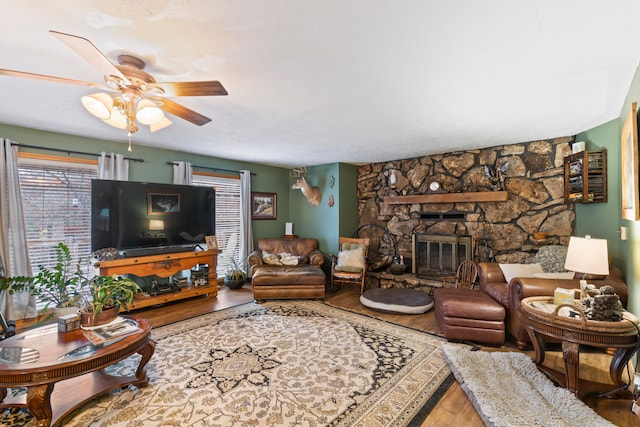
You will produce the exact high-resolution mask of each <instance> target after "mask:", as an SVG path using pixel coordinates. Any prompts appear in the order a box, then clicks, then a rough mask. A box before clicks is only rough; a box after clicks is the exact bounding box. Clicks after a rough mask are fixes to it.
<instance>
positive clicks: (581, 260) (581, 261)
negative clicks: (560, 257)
mask: <svg viewBox="0 0 640 427" xmlns="http://www.w3.org/2000/svg"><path fill="white" fill-rule="evenodd" d="M564 268H565V269H567V270H569V271H574V272H576V273H585V274H602V275H607V274H609V252H608V249H607V241H606V239H592V238H590V237H574V236H571V238H570V239H569V247H568V248H567V258H566V260H565V262H564Z"/></svg>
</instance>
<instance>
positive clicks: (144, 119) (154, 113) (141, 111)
mask: <svg viewBox="0 0 640 427" xmlns="http://www.w3.org/2000/svg"><path fill="white" fill-rule="evenodd" d="M163 118H164V113H163V112H162V110H161V109H160V108H159V107H158V106H157V105H156V104H155V102H153V101H150V100H148V99H142V100H140V102H138V109H137V111H136V119H138V121H139V122H140V123H142V124H143V125H152V124H155V123H158V122H159V121H161V120H162V119H163Z"/></svg>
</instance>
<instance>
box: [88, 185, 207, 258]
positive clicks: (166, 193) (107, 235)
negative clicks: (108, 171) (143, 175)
mask: <svg viewBox="0 0 640 427" xmlns="http://www.w3.org/2000/svg"><path fill="white" fill-rule="evenodd" d="M215 234H216V228H215V190H214V189H213V188H212V187H200V186H188V185H174V184H154V183H145V182H132V181H113V180H103V179H94V180H92V182H91V250H92V251H96V250H98V249H102V248H116V249H117V250H118V251H119V252H120V255H121V256H125V257H126V256H142V255H152V254H155V253H167V252H180V251H188V250H194V249H195V248H196V246H198V245H199V246H200V247H201V248H203V249H206V244H205V236H209V235H215Z"/></svg>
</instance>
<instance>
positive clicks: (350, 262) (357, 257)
mask: <svg viewBox="0 0 640 427" xmlns="http://www.w3.org/2000/svg"><path fill="white" fill-rule="evenodd" d="M337 266H338V267H355V268H359V269H360V270H362V269H363V268H364V248H363V247H362V246H359V247H357V248H355V249H349V250H343V251H340V252H339V253H338V264H337ZM347 271H348V270H347Z"/></svg>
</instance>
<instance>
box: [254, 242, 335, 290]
mask: <svg viewBox="0 0 640 427" xmlns="http://www.w3.org/2000/svg"><path fill="white" fill-rule="evenodd" d="M324 261H325V259H324V255H323V254H322V252H320V251H319V250H318V241H317V240H316V239H313V238H301V239H278V238H268V239H258V249H256V250H255V251H254V252H253V253H251V255H249V258H248V260H247V263H248V265H249V277H251V283H252V284H253V296H254V298H255V299H256V300H263V299H270V298H278V299H279V298H324V292H325V282H326V277H325V274H324V271H323V270H322V268H321V267H322V265H323V264H324ZM269 262H271V264H270V263H269Z"/></svg>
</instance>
